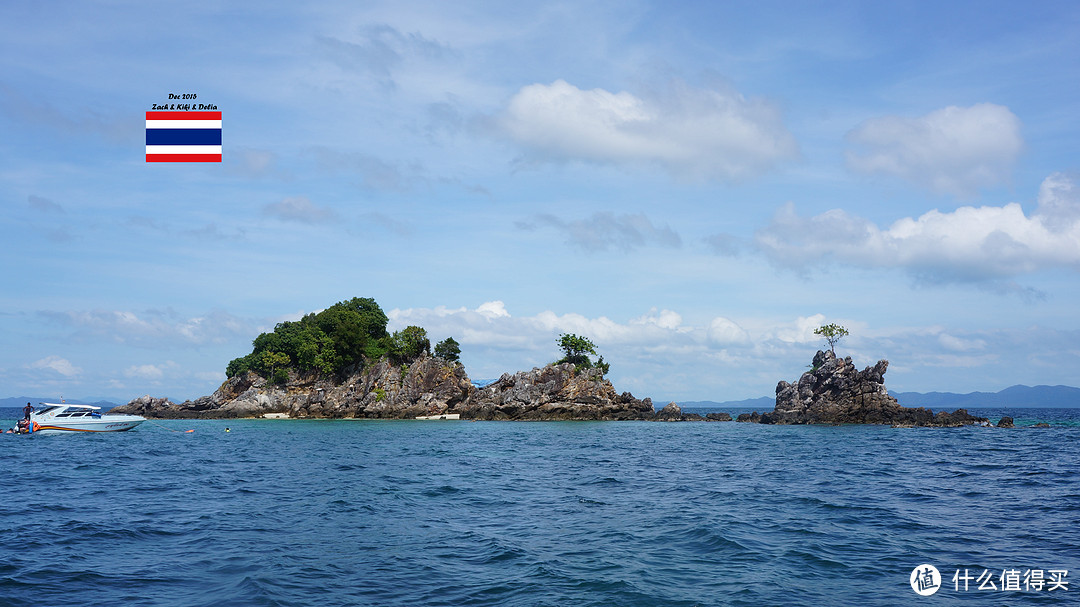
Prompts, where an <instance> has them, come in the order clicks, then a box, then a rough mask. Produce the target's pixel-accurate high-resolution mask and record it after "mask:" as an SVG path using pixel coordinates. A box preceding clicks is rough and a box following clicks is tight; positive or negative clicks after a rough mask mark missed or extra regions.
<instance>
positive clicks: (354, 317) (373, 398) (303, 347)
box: [113, 298, 655, 420]
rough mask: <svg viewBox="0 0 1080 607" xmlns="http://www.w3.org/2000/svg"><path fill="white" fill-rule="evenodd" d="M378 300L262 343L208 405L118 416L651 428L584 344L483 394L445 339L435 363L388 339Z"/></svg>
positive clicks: (420, 345)
mask: <svg viewBox="0 0 1080 607" xmlns="http://www.w3.org/2000/svg"><path fill="white" fill-rule="evenodd" d="M386 324H387V318H386V315H385V314H383V312H382V310H381V309H380V308H379V307H378V305H377V304H376V303H375V301H374V300H372V299H362V298H355V299H352V300H349V301H346V302H340V303H338V304H335V305H334V306H331V307H330V308H328V309H326V310H324V311H322V312H319V313H318V314H310V315H308V316H305V317H304V318H303V319H302V320H300V321H297V322H286V323H280V324H279V325H278V326H277V327H276V328H275V329H274V331H273V333H263V334H261V335H259V336H258V337H257V338H255V340H254V342H253V350H252V352H251V354H248V355H246V356H243V357H241V358H238V359H235V360H233V361H232V362H231V363H229V366H228V369H227V371H226V374H227V375H228V379H226V380H225V382H224V383H223V384H221V386H220V387H219V388H218V389H217V390H216V391H215V392H214V393H213V394H211V395H210V396H203V397H200V398H197V399H195V400H191V401H185V402H183V403H173V402H171V401H169V400H168V399H162V398H153V397H151V396H149V395H146V396H142V397H140V398H136V399H134V400H132V401H131V402H129V403H128V404H127V405H122V406H120V407H116V408H114V409H113V411H116V412H118V413H119V412H128V413H132V414H135V415H143V416H145V417H158V418H238V417H261V416H265V415H268V414H269V415H275V416H283V417H284V416H287V417H290V418H376V419H386V418H390V419H412V418H415V417H418V416H427V415H436V416H437V415H450V414H457V415H459V416H460V417H461V418H462V419H484V420H629V419H639V420H640V419H652V418H653V416H654V415H655V412H654V410H653V404H652V401H651V400H650V399H648V398H646V399H644V400H641V399H638V398H635V397H634V395H632V394H630V393H629V392H624V393H622V394H619V393H618V392H616V390H615V387H614V386H613V385H612V384H611V382H610V381H608V380H607V379H605V378H604V374H605V373H606V372H607V370H608V365H607V363H604V362H603V357H600V358H599V359H597V360H593V359H592V358H590V356H589V355H590V354H592V355H595V354H596V350H595V346H594V345H593V344H592V342H590V341H589V340H588V339H586V338H582V337H578V336H576V335H562V336H561V337H560V345H561V347H562V348H563V351H564V353H565V354H566V356H565V357H564V358H563V359H562V360H560V361H557V362H556V363H552V364H550V365H547V366H544V367H541V368H536V369H533V370H531V371H522V372H519V373H515V374H513V375H511V374H509V373H507V374H504V375H503V376H502V377H501V378H500V379H499V380H497V381H496V382H494V383H492V384H490V385H488V386H485V387H484V388H480V389H478V388H476V387H475V386H473V385H472V383H471V382H470V381H469V377H468V375H467V374H466V373H465V366H464V365H462V364H461V363H460V362H459V361H458V360H457V355H458V354H459V353H460V350H459V349H458V347H457V346H458V345H457V342H456V341H454V340H453V339H452V338H448V339H447V340H444V341H443V342H440V343H439V344H438V345H436V347H435V350H434V355H433V354H432V351H431V346H430V342H429V341H428V338H427V333H426V331H425V330H424V329H423V328H421V327H415V326H411V327H406V328H405V329H402V330H401V331H396V332H394V333H393V334H390V333H388V332H387V331H386Z"/></svg>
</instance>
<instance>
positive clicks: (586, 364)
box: [555, 333, 611, 375]
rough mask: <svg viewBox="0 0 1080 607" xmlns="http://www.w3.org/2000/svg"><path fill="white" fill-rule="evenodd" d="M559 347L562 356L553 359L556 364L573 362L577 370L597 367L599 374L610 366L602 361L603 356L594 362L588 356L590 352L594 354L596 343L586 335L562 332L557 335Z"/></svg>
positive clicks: (602, 373) (604, 372)
mask: <svg viewBox="0 0 1080 607" xmlns="http://www.w3.org/2000/svg"><path fill="white" fill-rule="evenodd" d="M559 347H560V348H562V351H563V354H564V356H563V357H562V359H560V360H557V361H555V364H557V365H561V364H562V363H573V365H574V366H575V367H577V369H578V370H579V371H580V370H582V369H592V368H597V369H600V374H601V375H604V374H606V373H607V372H608V369H610V368H611V365H610V364H609V363H606V362H604V357H603V356H601V357H599V358H598V359H597V360H596V362H593V360H592V359H591V358H589V355H590V354H594V355H595V354H596V344H594V343H593V342H592V341H591V340H590V339H589V338H587V337H581V336H579V335H574V334H573V333H563V334H562V335H560V336H559Z"/></svg>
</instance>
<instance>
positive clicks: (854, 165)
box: [0, 1, 1080, 401]
mask: <svg viewBox="0 0 1080 607" xmlns="http://www.w3.org/2000/svg"><path fill="white" fill-rule="evenodd" d="M1078 31H1080V6H1077V5H1076V4H1075V3H1070V2H1038V3H1022V2H950V3H937V2H912V3H868V2H851V3H845V2H821V3H813V2H777V3H770V2H722V3H720V2H676V3H650V2H538V3H523V4H520V5H519V4H511V3H494V2H454V3H447V2H400V1H399V2H310V3H295V2H258V3H255V2H250V3H241V2H233V3H209V2H205V3H204V2H184V3H146V2H126V1H112V2H47V3H5V4H4V5H2V6H0V242H2V243H3V253H2V255H0V260H2V261H0V263H2V271H3V275H4V277H5V280H4V288H3V290H2V291H0V393H4V394H7V395H18V394H28V395H29V394H33V395H41V396H48V395H51V396H62V395H63V396H68V397H85V396H108V397H111V398H115V399H117V400H125V401H126V400H128V399H130V398H134V397H136V396H140V395H142V394H146V393H149V394H153V395H155V396H169V397H171V398H173V399H186V398H194V397H197V396H200V395H204V394H209V393H211V392H212V391H213V390H214V389H215V388H216V387H217V386H218V384H219V383H220V382H221V381H222V380H223V379H224V368H225V365H226V364H227V363H228V361H229V360H231V359H232V358H234V357H237V356H241V355H243V354H245V353H247V352H248V351H250V344H251V340H252V339H253V338H254V337H255V336H256V335H257V334H258V333H259V332H260V331H265V330H269V329H271V328H272V327H273V326H274V324H275V323H277V322H279V321H281V320H290V319H296V318H298V317H300V316H301V315H302V314H304V313H307V312H312V311H317V310H320V309H322V308H325V307H326V306H328V305H330V304H333V303H335V302H337V301H341V300H344V299H348V298H351V297H355V296H361V297H374V298H375V299H376V300H377V301H378V302H379V303H380V305H381V306H382V307H383V309H384V310H385V311H386V312H387V313H388V315H389V316H390V318H391V329H396V328H401V327H404V326H406V325H409V324H419V325H421V326H424V327H426V328H427V329H428V332H429V335H430V336H431V337H432V338H433V341H437V340H440V339H442V338H444V337H446V336H451V335H452V336H454V337H455V338H456V339H457V340H458V341H459V342H461V344H462V351H463V354H462V358H463V361H464V362H465V364H466V367H467V370H468V372H469V375H470V376H471V377H473V378H492V377H497V376H498V375H500V374H501V373H503V372H506V371H509V372H513V371H516V370H521V369H528V368H531V367H533V366H536V365H542V364H545V363H547V362H550V361H551V360H554V359H555V358H556V357H557V355H558V351H557V347H556V345H555V341H556V337H557V336H558V334H559V333H561V332H572V333H578V334H583V335H586V336H589V337H590V338H592V339H593V341H594V342H596V344H597V345H598V348H599V351H600V353H602V354H603V355H604V357H605V360H607V361H609V362H610V363H611V364H612V369H611V374H610V376H609V377H610V378H611V379H612V380H613V381H614V383H615V385H616V387H617V388H618V389H619V390H620V391H622V390H629V391H632V392H634V394H635V395H638V396H641V397H644V396H652V397H653V398H654V399H657V400H666V399H681V400H705V399H710V400H729V399H741V398H749V397H757V396H766V395H772V393H773V390H774V388H775V386H776V382H777V381H778V380H780V379H786V380H793V379H795V378H797V377H798V375H799V374H800V373H801V372H802V371H804V370H805V368H806V366H807V364H808V363H809V361H810V358H811V357H812V356H813V354H814V352H815V350H817V349H818V348H819V347H821V346H822V343H821V340H820V339H819V338H817V337H815V336H814V335H813V333H812V331H813V328H814V327H817V326H819V325H821V324H823V323H827V322H837V323H841V324H844V325H845V326H847V327H848V328H849V329H850V330H851V336H850V337H849V338H848V339H846V340H845V341H844V342H842V343H841V346H840V347H839V351H840V353H841V354H845V355H850V356H852V357H853V358H854V360H855V363H856V364H857V365H859V366H860V367H861V366H865V365H871V364H873V363H874V362H876V361H877V360H878V359H880V358H887V359H889V360H890V363H891V364H890V367H889V372H888V375H887V377H886V379H887V384H888V385H889V387H890V388H891V389H893V390H897V391H932V390H939V391H955V392H967V391H973V390H998V389H1001V388H1005V387H1007V386H1010V385H1013V384H1029V385H1036V384H1069V385H1077V383H1078V380H1077V377H1078V375H1080V346H1078V345H1077V344H1078V343H1080V315H1078V314H1077V311H1078V306H1077V302H1078V301H1080V280H1078V278H1080V275H1078V270H1080V189H1078V188H1077V182H1078V180H1080V172H1078V169H1080V157H1078V154H1077V148H1076V141H1078V140H1080V124H1078V121H1077V118H1076V117H1077V116H1080V107H1078V105H1080V90H1078V88H1080V85H1078V83H1080V36H1077V35H1076V32H1078ZM169 93H177V94H179V93H196V94H197V95H198V101H199V102H204V103H210V104H214V105H216V106H217V107H218V109H219V110H220V111H221V112H222V120H223V156H224V158H223V162H222V163H220V164H156V163H146V162H144V156H143V155H144V151H145V150H144V129H145V124H144V112H145V111H146V110H149V109H151V107H152V105H153V104H154V103H163V102H167V97H168V94H169Z"/></svg>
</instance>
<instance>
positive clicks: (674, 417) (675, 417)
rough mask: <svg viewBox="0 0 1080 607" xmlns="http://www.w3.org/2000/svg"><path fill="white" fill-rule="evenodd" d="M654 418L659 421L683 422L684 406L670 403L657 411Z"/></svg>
mask: <svg viewBox="0 0 1080 607" xmlns="http://www.w3.org/2000/svg"><path fill="white" fill-rule="evenodd" d="M653 419H654V420H656V421H658V422H681V421H683V412H682V407H680V406H679V405H677V404H675V403H668V404H666V405H664V408H663V409H660V410H659V411H657V412H656V415H655V416H654V417H653Z"/></svg>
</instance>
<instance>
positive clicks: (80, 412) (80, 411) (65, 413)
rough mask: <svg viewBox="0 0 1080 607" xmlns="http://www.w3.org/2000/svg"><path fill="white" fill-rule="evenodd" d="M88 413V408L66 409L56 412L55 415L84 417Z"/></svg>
mask: <svg viewBox="0 0 1080 607" xmlns="http://www.w3.org/2000/svg"><path fill="white" fill-rule="evenodd" d="M88 415H90V409H68V410H67V411H61V412H60V413H57V414H56V417H86V416H88Z"/></svg>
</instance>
